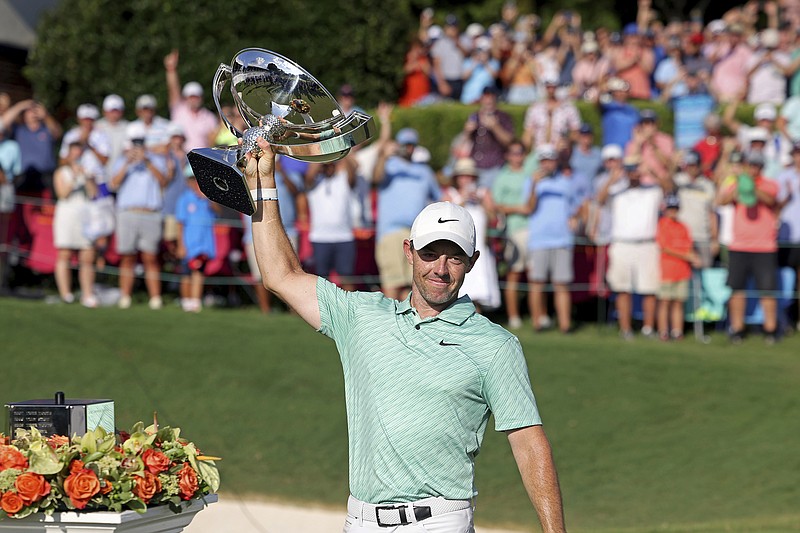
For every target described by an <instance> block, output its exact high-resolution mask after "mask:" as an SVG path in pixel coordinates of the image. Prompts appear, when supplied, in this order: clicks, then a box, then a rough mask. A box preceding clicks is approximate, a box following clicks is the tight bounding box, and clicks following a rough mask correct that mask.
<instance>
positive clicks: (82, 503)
mask: <svg viewBox="0 0 800 533" xmlns="http://www.w3.org/2000/svg"><path fill="white" fill-rule="evenodd" d="M64 492H66V493H67V496H69V501H71V502H72V505H74V506H75V508H76V509H83V508H84V507H86V504H88V503H89V500H91V499H92V496H94V495H95V494H97V493H98V492H100V480H99V479H97V474H95V473H94V472H93V471H92V470H89V469H88V468H83V469H81V470H76V471H74V472H72V473H71V474H70V475H69V476H68V477H67V479H65V480H64Z"/></svg>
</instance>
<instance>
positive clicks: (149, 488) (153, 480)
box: [133, 470, 161, 503]
mask: <svg viewBox="0 0 800 533" xmlns="http://www.w3.org/2000/svg"><path fill="white" fill-rule="evenodd" d="M160 490H161V481H159V480H158V477H157V476H154V475H153V474H151V473H150V472H148V471H147V470H145V471H144V477H140V478H138V479H137V480H136V483H135V484H134V486H133V493H134V494H135V495H136V496H137V497H138V498H139V499H140V500H142V501H143V502H144V503H148V502H149V501H150V500H151V499H152V498H153V496H155V495H156V494H157V493H158V492H159V491H160Z"/></svg>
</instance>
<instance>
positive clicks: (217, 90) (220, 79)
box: [211, 63, 242, 139]
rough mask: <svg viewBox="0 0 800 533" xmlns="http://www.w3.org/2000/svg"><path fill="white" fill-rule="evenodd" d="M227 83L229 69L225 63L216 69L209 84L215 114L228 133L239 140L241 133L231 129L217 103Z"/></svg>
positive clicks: (229, 74) (233, 128) (229, 76)
mask: <svg viewBox="0 0 800 533" xmlns="http://www.w3.org/2000/svg"><path fill="white" fill-rule="evenodd" d="M228 81H231V67H230V66H228V65H226V64H225V63H221V64H220V66H219V68H217V73H216V74H214V81H213V82H212V84H211V86H212V89H213V93H214V103H215V104H216V105H217V113H218V114H219V116H220V118H221V119H222V121H223V122H224V123H225V125H226V126H228V130H230V132H231V133H232V134H233V135H235V136H236V137H237V138H239V139H241V138H242V132H241V131H239V130H237V129H236V128H235V127H233V124H231V123H230V121H228V117H226V116H225V113H223V112H222V106H221V105H220V103H219V97H220V95H221V94H222V89H223V88H224V87H225V83H226V82H228Z"/></svg>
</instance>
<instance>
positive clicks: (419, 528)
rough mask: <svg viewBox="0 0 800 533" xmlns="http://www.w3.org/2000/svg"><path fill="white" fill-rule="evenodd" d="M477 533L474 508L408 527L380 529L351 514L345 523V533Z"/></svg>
mask: <svg viewBox="0 0 800 533" xmlns="http://www.w3.org/2000/svg"><path fill="white" fill-rule="evenodd" d="M379 532H380V533H475V528H474V527H473V525H472V508H468V509H463V510H461V511H453V512H451V513H445V514H441V515H438V516H432V517H430V518H428V519H426V520H424V521H422V522H417V523H415V524H409V525H407V526H390V527H380V526H379V525H378V524H377V522H370V521H368V520H361V519H359V518H356V517H354V516H352V515H350V514H348V515H347V519H345V521H344V531H343V533H379Z"/></svg>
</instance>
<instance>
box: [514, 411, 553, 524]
mask: <svg viewBox="0 0 800 533" xmlns="http://www.w3.org/2000/svg"><path fill="white" fill-rule="evenodd" d="M508 442H509V443H510V444H511V451H512V452H513V454H514V460H515V461H516V462H517V467H518V468H519V473H520V475H521V476H522V484H523V485H524V486H525V490H526V491H527V493H528V497H529V498H530V500H531V503H533V506H534V507H535V508H536V513H537V514H538V515H539V521H540V522H541V523H542V531H543V532H544V533H566V531H567V529H566V526H565V525H564V509H563V506H562V503H561V488H560V487H559V485H558V474H557V473H556V466H555V463H554V461H553V453H552V450H551V449H550V442H549V441H548V440H547V435H545V433H544V429H542V426H529V427H526V428H522V429H517V430H514V431H509V432H508Z"/></svg>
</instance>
